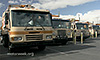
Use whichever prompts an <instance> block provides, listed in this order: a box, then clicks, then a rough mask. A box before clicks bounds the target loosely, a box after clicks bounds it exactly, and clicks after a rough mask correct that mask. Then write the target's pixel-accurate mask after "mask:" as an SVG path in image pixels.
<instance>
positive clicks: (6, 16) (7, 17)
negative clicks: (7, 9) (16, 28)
mask: <svg viewBox="0 0 100 60" xmlns="http://www.w3.org/2000/svg"><path fill="white" fill-rule="evenodd" d="M8 19H9V15H8V13H6V14H5V24H8V21H7V20H8Z"/></svg>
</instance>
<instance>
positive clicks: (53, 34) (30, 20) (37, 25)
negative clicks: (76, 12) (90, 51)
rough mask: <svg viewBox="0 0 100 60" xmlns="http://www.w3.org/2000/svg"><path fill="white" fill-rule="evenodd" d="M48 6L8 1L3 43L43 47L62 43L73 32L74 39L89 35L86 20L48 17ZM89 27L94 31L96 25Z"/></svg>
mask: <svg viewBox="0 0 100 60" xmlns="http://www.w3.org/2000/svg"><path fill="white" fill-rule="evenodd" d="M52 17H59V16H56V15H52V14H51V13H50V11H48V10H42V9H36V8H35V7H34V6H31V5H9V6H8V8H7V9H6V11H5V12H4V13H3V15H2V26H1V35H2V36H3V39H2V43H3V46H4V47H6V48H8V50H9V51H13V49H14V48H16V47H23V46H29V47H38V49H40V50H44V49H45V48H46V46H47V45H48V44H53V43H61V44H63V45H64V44H66V43H67V42H68V41H71V40H73V32H75V33H76V39H79V40H80V39H81V38H80V36H81V34H80V33H81V32H82V33H83V39H84V40H85V39H86V38H88V37H90V35H91V32H90V31H89V24H87V23H81V22H78V23H75V19H62V18H59V19H58V18H52ZM92 29H94V30H95V31H98V34H100V31H99V30H98V29H100V28H99V27H98V26H97V25H96V26H93V27H92Z"/></svg>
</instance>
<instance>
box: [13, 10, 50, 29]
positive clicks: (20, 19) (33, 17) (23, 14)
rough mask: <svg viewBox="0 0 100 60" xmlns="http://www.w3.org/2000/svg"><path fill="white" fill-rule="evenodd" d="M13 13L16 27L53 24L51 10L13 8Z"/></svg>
mask: <svg viewBox="0 0 100 60" xmlns="http://www.w3.org/2000/svg"><path fill="white" fill-rule="evenodd" d="M11 13H12V26H14V27H26V26H27V27H30V26H36V27H40V26H41V25H42V26H51V18H50V13H49V12H38V11H24V10H12V11H11ZM37 21H38V22H37ZM39 23H40V24H39Z"/></svg>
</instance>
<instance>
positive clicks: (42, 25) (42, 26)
mask: <svg viewBox="0 0 100 60" xmlns="http://www.w3.org/2000/svg"><path fill="white" fill-rule="evenodd" d="M33 21H34V22H35V21H36V22H37V23H38V24H39V25H40V26H41V27H42V29H43V30H45V28H44V27H43V25H41V24H40V22H39V21H37V20H34V19H33Z"/></svg>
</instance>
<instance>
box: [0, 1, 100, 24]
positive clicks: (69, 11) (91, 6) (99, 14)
mask: <svg viewBox="0 0 100 60" xmlns="http://www.w3.org/2000/svg"><path fill="white" fill-rule="evenodd" d="M11 4H15V5H16V4H18V5H19V4H30V5H32V6H34V7H35V8H39V9H48V10H50V12H51V13H52V14H53V15H58V13H60V17H61V18H65V19H69V18H75V19H79V17H80V21H83V22H86V21H89V22H94V23H100V0H0V21H1V17H2V13H3V12H4V11H5V10H6V8H7V7H8V5H11Z"/></svg>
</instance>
